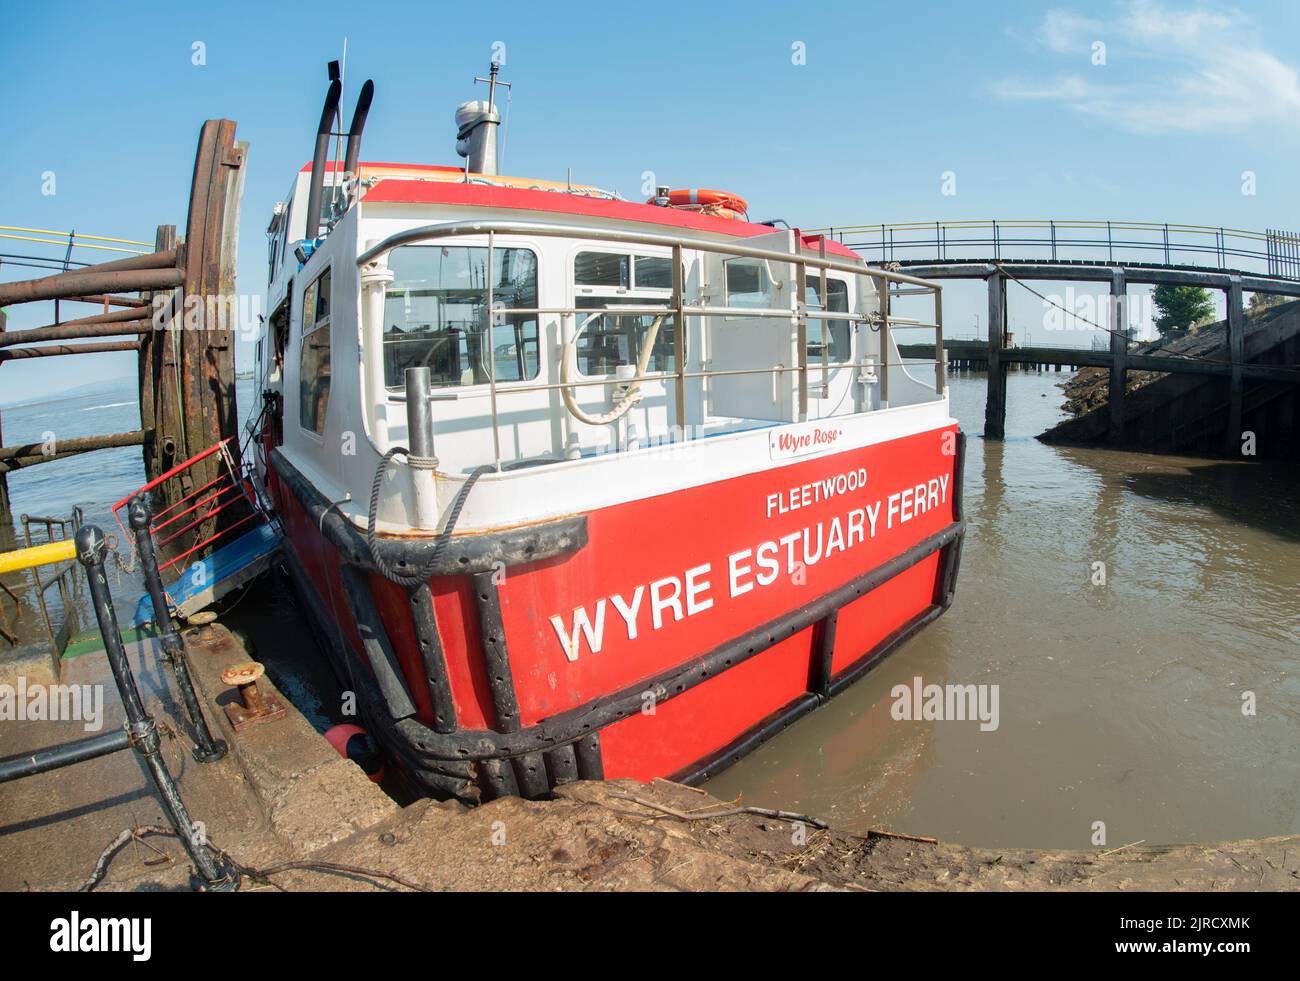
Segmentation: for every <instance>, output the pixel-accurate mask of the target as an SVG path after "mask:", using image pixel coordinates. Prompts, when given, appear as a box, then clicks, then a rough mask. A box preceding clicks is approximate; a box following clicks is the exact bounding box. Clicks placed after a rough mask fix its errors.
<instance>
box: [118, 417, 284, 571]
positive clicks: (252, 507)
mask: <svg viewBox="0 0 1300 981" xmlns="http://www.w3.org/2000/svg"><path fill="white" fill-rule="evenodd" d="M229 443H230V438H229V437H228V438H226V439H223V440H222V441H221V442H220V443H216V444H214V445H212V446H209V447H208V448H207V449H206V450H204V451H203V452H202V453H199V454H197V455H195V456H192V457H190V458H189V459H188V460H186V461H185V462H183V463H178V464H177V465H176V466H174V467H172V468H171V469H170V470H168V471H167V472H166V473H164V474H160V475H159V476H157V477H155V478H154V479H153V480H151V481H149V483H147V484H145V485H144V486H143V487H140V488H138V489H136V490H134V491H132V492H131V493H130V494H128V495H127V496H126V497H124V498H122V499H121V500H120V501H118V502H117V503H116V504H114V505H113V508H112V511H113V517H114V518H116V519H117V525H118V527H119V528H121V529H122V535H123V537H124V539H125V540H126V541H128V542H130V541H133V540H134V536H132V535H131V534H130V533H128V532H127V529H126V526H125V525H123V524H122V515H121V513H120V512H121V510H122V508H124V507H126V505H127V504H129V503H130V502H131V499H132V498H134V497H137V496H139V495H142V494H148V493H149V492H150V491H152V490H153V489H154V488H156V487H159V486H161V485H162V484H164V483H166V482H167V481H169V480H172V479H174V478H176V477H178V476H180V475H181V474H182V473H184V472H185V471H187V470H189V469H191V468H192V467H194V466H196V465H198V464H200V463H202V462H203V461H204V460H207V459H208V458H209V457H212V456H220V457H221V461H220V469H221V472H220V473H218V475H217V476H216V477H215V478H213V479H212V480H209V481H208V482H207V483H205V484H203V485H202V486H201V487H196V488H195V489H194V490H192V491H190V492H189V493H188V494H185V495H184V496H182V497H180V498H179V499H177V500H176V501H174V502H172V503H171V504H169V505H168V506H167V507H165V508H159V509H157V510H156V511H155V512H154V515H153V520H152V521H151V522H150V524H149V531H150V532H151V533H152V535H153V539H154V544H155V546H156V547H157V549H158V550H159V552H160V553H161V552H162V551H163V550H164V549H166V548H167V547H168V546H169V545H171V544H172V543H173V542H175V541H176V540H177V539H180V538H182V537H183V536H185V535H187V534H191V533H193V534H196V535H198V534H199V532H200V529H202V527H203V525H204V524H205V523H207V522H208V521H209V520H210V519H212V518H215V517H216V516H217V515H218V514H220V513H221V512H222V511H224V510H226V509H227V508H229V507H231V506H232V505H236V504H238V503H239V502H241V501H242V502H244V503H245V504H247V505H248V513H247V514H245V515H243V516H242V517H240V518H238V519H236V520H235V521H233V522H232V523H230V524H228V525H226V526H225V527H224V528H220V529H217V530H214V531H213V532H212V533H211V534H210V535H207V536H206V537H201V538H199V540H198V541H196V542H192V543H190V544H189V546H188V547H187V548H185V550H184V551H182V552H180V553H179V554H177V555H174V556H173V557H172V558H170V559H168V560H167V561H166V562H162V563H160V564H159V566H158V569H159V571H166V570H167V569H168V568H170V567H171V566H173V565H176V564H177V563H178V562H180V561H181V560H182V559H186V558H188V557H189V556H191V555H193V554H194V553H195V552H198V551H200V550H202V549H204V548H207V547H208V546H211V545H213V544H214V543H215V542H217V541H218V540H219V539H229V538H230V537H231V533H232V532H234V531H235V529H237V528H240V527H242V526H244V525H247V524H248V523H249V522H259V523H260V522H263V521H266V520H267V516H266V513H265V512H264V511H263V509H262V505H261V502H260V501H259V500H258V499H257V493H256V491H255V490H254V488H253V485H252V483H251V481H249V480H248V479H247V478H246V477H244V476H243V474H242V473H240V471H239V470H238V469H237V468H236V466H235V461H234V459H233V458H232V457H231V455H230V447H229ZM182 519H188V520H186V521H185V522H184V524H182V525H180V527H175V528H174V527H172V526H173V525H175V524H176V523H177V522H179V521H181V520H182ZM164 529H170V530H168V531H166V533H165V536H164V537H159V536H160V533H162V532H163V531H164Z"/></svg>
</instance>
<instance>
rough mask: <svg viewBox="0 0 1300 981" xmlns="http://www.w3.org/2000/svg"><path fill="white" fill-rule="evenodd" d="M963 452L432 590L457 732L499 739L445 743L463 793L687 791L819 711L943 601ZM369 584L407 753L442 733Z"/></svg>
mask: <svg viewBox="0 0 1300 981" xmlns="http://www.w3.org/2000/svg"><path fill="white" fill-rule="evenodd" d="M961 447H962V438H961V434H960V433H958V432H957V431H956V429H955V427H949V428H943V429H937V430H933V431H929V432H924V433H920V434H916V435H912V436H908V437H904V438H900V439H895V440H891V441H888V442H884V443H877V444H874V445H869V446H861V447H856V448H851V449H847V450H845V451H843V452H839V453H834V454H830V455H826V456H819V457H816V458H813V459H807V460H802V461H798V462H792V463H788V464H786V465H784V466H774V467H772V468H769V469H765V470H763V471H760V472H757V473H752V474H747V475H743V476H740V477H735V478H731V479H727V480H723V481H717V482H714V483H709V484H704V485H701V486H697V487H691V488H686V489H683V490H678V491H675V492H672V493H668V494H661V495H658V496H654V497H647V498H641V499H637V500H633V501H629V502H626V503H620V504H616V505H612V506H610V507H606V508H601V509H598V510H594V511H591V512H589V513H587V514H585V515H583V516H581V517H582V518H583V519H584V520H585V542H584V543H582V544H581V546H580V547H577V548H573V549H572V550H570V551H568V552H567V554H562V555H554V556H552V557H548V558H545V559H541V560H539V561H532V562H525V563H523V564H518V565H505V564H503V563H498V564H497V565H495V566H494V567H493V568H492V569H491V570H490V571H486V570H480V571H479V572H478V573H476V574H475V575H472V576H471V575H437V576H434V577H433V578H431V579H430V580H429V593H430V594H431V596H432V612H433V619H434V622H435V623H436V632H437V638H436V640H437V645H440V647H441V656H442V659H443V661H444V662H445V678H443V679H441V680H439V681H438V684H441V685H443V686H445V690H443V691H442V698H443V699H444V703H445V705H450V706H451V707H453V708H454V718H455V731H456V732H457V733H464V732H475V733H485V734H500V733H505V734H513V735H510V736H509V738H510V739H512V740H513V742H511V744H510V745H511V746H512V747H514V748H505V749H502V751H501V756H500V757H498V758H496V759H488V756H490V755H491V754H484V753H480V752H478V751H477V750H475V749H474V748H473V745H471V744H469V743H459V744H457V745H460V746H469V748H468V749H465V748H461V749H459V750H458V751H457V752H458V753H459V755H460V757H461V758H463V759H468V760H470V761H471V763H472V764H473V765H469V764H467V765H466V769H465V770H464V772H465V774H466V781H467V785H474V786H477V787H478V788H479V789H480V790H484V791H485V792H486V793H487V794H489V795H491V794H493V793H499V792H503V791H502V783H501V781H502V780H503V779H504V781H505V785H506V790H505V791H504V792H511V786H512V785H511V781H510V776H511V774H510V773H509V772H506V773H505V776H504V777H502V776H501V773H502V771H503V768H504V769H505V770H510V769H513V770H514V771H515V774H516V776H518V780H516V781H515V783H516V784H517V785H518V786H519V787H520V791H519V792H523V793H528V790H527V788H528V787H529V786H532V787H534V788H536V787H537V786H539V784H538V783H537V780H536V779H534V777H536V774H535V773H534V772H533V771H535V770H537V769H539V768H540V769H544V770H545V771H546V772H545V778H546V779H545V781H544V782H545V784H546V787H547V788H549V786H552V785H554V784H555V783H557V782H563V781H564V780H565V779H569V778H573V777H575V776H582V775H593V770H592V768H593V766H597V767H598V772H599V775H603V776H605V777H608V778H616V777H633V778H636V779H640V780H648V779H651V778H653V777H660V776H662V777H677V778H687V779H702V778H704V777H707V776H708V775H711V773H713V772H716V771H717V770H718V769H720V768H721V767H723V766H725V765H727V764H728V763H730V762H731V761H732V760H734V759H735V758H736V757H737V756H738V755H740V754H742V753H743V752H746V751H748V749H751V748H753V746H754V745H757V744H758V743H759V742H761V741H762V739H764V738H767V736H768V735H771V734H772V733H773V732H776V731H779V730H780V728H783V727H784V726H785V725H788V724H789V722H790V721H793V719H794V718H797V717H798V716H799V715H800V714H802V713H803V712H804V711H806V710H808V709H810V708H812V707H815V706H816V705H817V704H820V703H821V702H822V701H824V700H825V699H826V698H827V697H829V696H830V695H832V694H834V693H835V692H837V691H838V690H840V688H842V687H843V686H844V685H845V684H847V683H848V682H849V681H851V680H853V679H854V678H856V677H858V676H859V675H860V674H861V673H862V672H863V671H864V670H865V669H866V668H868V667H869V666H871V665H872V664H874V663H875V662H876V661H877V660H878V659H879V658H880V657H881V656H883V655H884V654H885V653H888V652H889V651H890V650H892V649H893V648H894V647H895V646H896V645H897V643H898V642H899V641H901V640H902V639H904V638H905V637H906V636H908V635H910V633H911V632H912V631H913V630H915V629H916V628H918V627H919V626H921V625H923V624H924V623H926V622H928V621H929V620H930V619H933V618H934V616H937V615H938V614H939V613H941V612H942V611H943V610H944V609H946V607H947V605H948V603H949V602H950V601H951V596H952V590H953V587H954V583H955V576H956V570H957V565H958V561H959V553H960V546H961V541H962V532H963V528H964V526H963V524H962V522H961V515H960V480H961V472H960V471H961V467H960V458H961ZM284 472H285V468H284V467H283V466H282V465H281V466H273V467H271V468H270V474H271V490H272V494H273V497H274V499H275V501H276V504H277V506H278V508H279V511H280V514H281V517H282V518H283V521H284V524H285V527H286V531H287V533H288V535H287V537H288V539H289V542H290V545H291V548H292V551H293V559H294V561H293V562H291V566H292V567H293V568H294V569H295V570H297V572H298V575H299V577H300V578H301V579H303V580H305V582H302V583H300V585H302V586H305V587H306V588H307V589H308V590H310V592H311V593H314V594H315V596H314V600H315V601H316V603H317V605H318V607H319V608H320V609H321V610H328V611H329V615H330V616H332V617H333V618H335V619H336V620H337V623H338V625H339V628H340V630H341V633H342V637H343V639H344V642H345V644H346V646H347V647H348V648H349V649H350V650H348V651H347V656H348V658H349V659H350V660H351V661H352V662H353V663H355V664H359V665H368V666H369V667H370V668H371V669H372V670H373V669H374V668H375V665H374V664H373V663H372V662H373V660H374V652H375V650H376V649H377V648H376V647H374V641H373V638H372V639H371V646H369V647H367V643H366V639H365V638H364V637H363V634H366V633H367V632H368V631H369V632H371V633H373V632H374V630H373V628H372V627H368V626H367V623H366V618H365V617H358V616H357V615H356V613H355V612H354V610H353V605H354V604H353V602H352V601H355V600H356V598H357V596H356V592H355V589H354V590H353V591H352V592H351V593H350V592H349V590H348V588H347V583H346V582H345V577H344V575H343V574H342V568H343V566H344V565H345V564H346V563H347V555H346V554H342V553H343V552H346V551H347V550H346V549H344V550H340V549H339V548H338V547H337V546H336V545H335V544H334V543H333V542H332V541H331V540H330V536H329V535H328V534H325V533H323V532H322V528H323V527H326V526H325V525H324V522H323V521H321V520H318V519H319V518H320V517H321V516H322V513H321V511H320V509H319V507H314V506H313V505H312V502H310V501H306V500H303V495H302V493H301V489H300V488H299V487H298V486H297V485H296V484H295V483H294V482H292V481H290V482H286V481H285V480H284V479H282V478H283V473H284ZM367 577H368V586H369V592H370V598H371V599H373V601H374V609H375V610H376V611H377V613H378V616H379V618H381V619H382V623H383V628H384V631H385V632H386V634H387V643H388V644H389V645H390V646H391V652H392V655H393V657H394V659H395V663H396V666H397V670H398V672H400V680H401V681H402V682H404V684H405V686H406V688H407V689H408V691H409V693H410V698H411V705H412V707H413V709H414V712H415V716H414V718H415V719H417V720H418V722H419V723H420V724H422V725H423V726H424V727H428V730H429V739H428V740H425V739H423V738H419V739H416V740H415V742H416V744H417V746H416V748H415V749H413V750H411V752H408V753H407V755H408V756H409V755H411V753H415V754H416V755H418V753H419V752H423V751H425V750H429V747H430V746H432V745H435V744H436V743H437V740H438V739H439V736H438V735H437V734H435V733H434V731H433V730H434V729H437V728H439V727H441V728H442V729H447V724H446V723H447V720H446V718H442V717H440V718H439V719H437V720H435V710H436V706H435V700H437V699H438V698H439V689H438V685H437V684H434V683H433V681H432V676H431V675H430V667H429V666H430V654H429V650H428V644H427V640H428V638H425V640H426V643H425V645H424V648H423V649H422V646H421V642H420V639H419V635H420V628H419V625H418V624H417V622H416V620H415V618H414V617H413V613H412V603H413V602H414V600H413V596H414V594H412V593H411V592H410V591H408V590H407V589H405V588H403V587H400V586H398V585H395V584H394V583H392V582H390V581H388V580H387V579H386V578H384V577H383V576H381V575H379V574H378V573H377V572H374V571H370V572H368V573H367ZM363 602H365V598H363ZM359 624H360V626H359ZM437 645H435V646H437ZM379 667H381V668H382V667H383V665H380V666H379ZM375 673H376V674H377V675H378V674H379V672H375ZM436 674H437V672H435V675H436ZM445 705H444V709H443V710H442V716H446V715H448V714H449V712H448V711H447V709H446V707H445ZM370 709H371V711H375V709H374V707H373V706H371V707H370ZM561 723H562V724H561ZM406 731H407V732H408V733H409V732H410V731H412V730H411V728H410V726H409V725H408V726H407V727H406ZM530 734H536V736H535V737H534V736H531V735H530ZM443 736H444V737H445V738H446V739H451V738H452V734H447V733H444V734H443ZM575 737H581V738H580V739H577V738H575ZM528 739H532V740H533V741H532V742H528V741H527V740H528ZM503 745H504V744H503ZM533 745H535V746H536V747H537V751H536V752H525V750H527V749H529V747H531V746H533ZM569 747H574V748H576V750H577V759H578V765H577V767H576V768H575V767H574V766H573V765H572V763H571V761H572V759H573V750H571V749H570V748H569ZM429 751H430V752H433V753H434V755H437V756H438V758H439V759H442V758H443V757H447V758H449V759H448V765H450V764H451V763H453V762H455V761H454V760H452V759H450V758H451V757H454V756H455V755H456V753H454V752H452V751H451V750H448V751H446V752H442V751H440V750H438V751H434V750H429ZM593 753H594V754H595V759H596V763H595V764H592V763H591V762H590V760H591V759H592V758H593V757H592V754H593ZM584 759H585V760H587V761H589V762H588V764H587V766H586V767H585V770H586V771H587V772H586V773H584V772H583V770H584V767H583V766H582V761H583V760H584ZM489 764H491V765H489ZM453 769H454V767H453ZM522 770H528V772H526V773H525V772H521V771H522ZM457 772H459V771H457ZM488 777H493V779H488Z"/></svg>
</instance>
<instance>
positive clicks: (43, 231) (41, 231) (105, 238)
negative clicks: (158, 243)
mask: <svg viewBox="0 0 1300 981" xmlns="http://www.w3.org/2000/svg"><path fill="white" fill-rule="evenodd" d="M0 229H3V230H4V231H6V232H32V233H34V234H36V235H58V236H59V237H60V238H67V237H68V236H69V235H71V236H72V237H73V238H74V239H83V238H89V239H94V240H95V241H96V242H117V243H118V244H120V245H151V244H152V243H150V242H137V241H136V240H135V239H133V238H113V237H111V236H109V235H88V234H86V233H84V232H56V231H53V230H52V229H49V228H22V227H20V226H18V225H0ZM64 244H66V243H64Z"/></svg>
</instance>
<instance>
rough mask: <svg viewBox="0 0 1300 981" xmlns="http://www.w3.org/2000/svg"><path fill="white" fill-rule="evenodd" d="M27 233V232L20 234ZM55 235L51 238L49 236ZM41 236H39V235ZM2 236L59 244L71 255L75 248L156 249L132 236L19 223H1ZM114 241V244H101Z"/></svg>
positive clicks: (146, 251)
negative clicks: (34, 226)
mask: <svg viewBox="0 0 1300 981" xmlns="http://www.w3.org/2000/svg"><path fill="white" fill-rule="evenodd" d="M19 233H25V234H19ZM51 235H52V236H54V237H53V238H49V237H48V236H51ZM38 236H39V237H38ZM0 238H7V239H12V240H14V241H18V242H37V243H39V244H40V245H57V246H58V247H59V248H66V249H67V253H68V255H69V256H71V254H72V250H73V249H74V248H79V249H98V250H99V251H101V252H126V253H128V254H130V255H148V254H149V253H150V252H152V251H153V250H154V246H153V243H152V242H137V241H136V240H135V239H131V238H112V237H111V236H108V235H88V234H86V233H85V232H77V231H71V232H56V231H52V230H51V229H48V228H22V227H20V226H18V225H0ZM102 242H112V243H114V244H112V245H101V244H100V243H102ZM125 245H140V246H143V247H144V248H143V250H142V249H127V248H123V247H122V246H125Z"/></svg>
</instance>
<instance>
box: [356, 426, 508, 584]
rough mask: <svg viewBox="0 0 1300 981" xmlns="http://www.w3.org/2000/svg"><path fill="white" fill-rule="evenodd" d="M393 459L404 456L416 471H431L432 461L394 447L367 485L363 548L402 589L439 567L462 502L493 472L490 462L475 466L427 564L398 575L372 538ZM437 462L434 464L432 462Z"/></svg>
mask: <svg viewBox="0 0 1300 981" xmlns="http://www.w3.org/2000/svg"><path fill="white" fill-rule="evenodd" d="M395 456H404V457H406V458H407V462H408V463H410V464H411V465H412V466H414V467H415V468H416V469H430V463H431V460H432V458H423V457H412V456H411V454H410V452H409V451H408V450H407V449H406V447H404V446H394V447H393V448H392V449H390V450H389V451H388V452H387V453H385V454H384V458H383V459H382V460H380V461H379V466H378V467H377V468H376V469H375V479H374V481H373V482H372V483H371V485H370V509H369V511H368V513H367V515H366V547H367V548H368V549H369V550H370V559H371V561H373V562H374V563H375V568H376V569H378V570H379V574H380V575H382V576H383V577H384V578H385V579H387V580H388V581H389V582H392V583H396V584H397V585H398V586H402V587H403V588H405V589H413V588H414V587H416V586H419V585H420V584H421V583H423V582H425V581H426V580H427V579H428V578H429V577H430V576H431V575H432V574H433V571H434V569H436V568H437V567H438V563H439V561H440V560H441V559H442V553H443V552H445V551H446V550H447V545H448V544H449V543H450V542H451V533H452V531H453V530H454V529H455V527H456V522H457V520H459V518H460V512H461V509H463V508H464V507H465V499H466V498H468V497H469V492H470V490H471V489H472V488H473V486H474V484H475V483H476V482H477V481H478V479H479V477H481V476H482V475H483V474H485V473H490V472H491V471H493V470H495V469H496V466H495V465H494V464H491V463H485V464H483V465H482V466H480V467H475V468H474V469H473V470H472V471H470V475H469V478H468V479H467V480H466V481H465V483H464V484H462V485H461V488H460V490H459V491H457V492H456V496H455V498H453V499H452V502H451V507H450V508H448V509H447V522H446V525H445V526H444V527H443V530H442V534H441V535H439V536H438V540H437V541H436V542H434V545H433V552H432V554H430V556H429V561H428V563H427V564H426V565H425V566H424V567H422V568H417V569H416V570H415V572H413V573H409V574H406V573H401V572H398V571H397V570H396V569H394V568H393V567H392V566H390V565H389V564H388V562H387V560H386V559H385V558H384V556H383V554H382V553H381V552H380V551H379V540H378V538H377V537H376V535H375V520H376V517H377V515H378V513H379V488H380V487H381V486H382V485H383V482H384V472H385V471H386V470H387V469H388V464H389V461H391V460H392V459H393V457H395ZM433 462H436V461H433Z"/></svg>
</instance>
